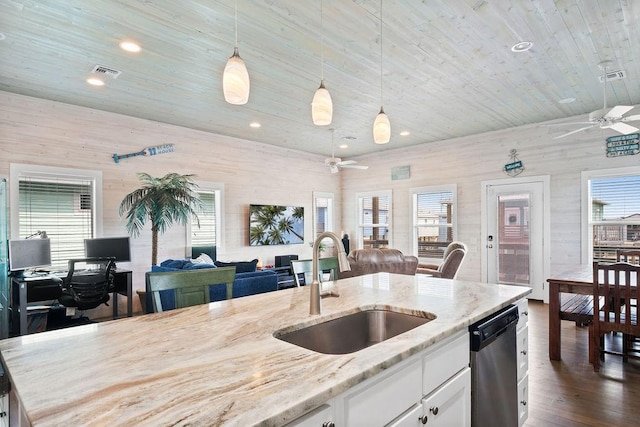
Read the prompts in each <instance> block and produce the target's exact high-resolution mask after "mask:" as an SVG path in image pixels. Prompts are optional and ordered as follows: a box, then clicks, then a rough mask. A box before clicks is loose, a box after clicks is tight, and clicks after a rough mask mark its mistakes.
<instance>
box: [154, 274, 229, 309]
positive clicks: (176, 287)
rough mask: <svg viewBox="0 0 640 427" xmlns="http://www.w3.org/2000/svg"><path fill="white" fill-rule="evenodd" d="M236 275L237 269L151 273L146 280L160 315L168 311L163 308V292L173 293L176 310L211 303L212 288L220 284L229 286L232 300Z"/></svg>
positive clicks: (155, 307)
mask: <svg viewBox="0 0 640 427" xmlns="http://www.w3.org/2000/svg"><path fill="white" fill-rule="evenodd" d="M235 275H236V268H235V267H220V268H203V269H199V270H187V271H168V272H149V273H147V274H146V279H147V281H148V283H149V288H150V290H151V292H152V295H153V311H154V312H156V313H160V312H162V311H164V310H166V307H164V308H163V306H162V298H161V296H160V293H161V292H162V291H173V293H174V301H175V308H183V307H189V306H192V305H198V304H207V303H209V302H211V294H210V287H211V286H212V285H218V284H225V285H226V286H227V291H226V293H227V299H230V298H231V292H230V291H231V287H232V286H233V280H234V278H235Z"/></svg>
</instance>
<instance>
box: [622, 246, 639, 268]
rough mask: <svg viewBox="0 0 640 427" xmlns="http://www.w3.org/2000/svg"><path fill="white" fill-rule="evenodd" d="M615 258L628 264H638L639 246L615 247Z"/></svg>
mask: <svg viewBox="0 0 640 427" xmlns="http://www.w3.org/2000/svg"><path fill="white" fill-rule="evenodd" d="M616 260H617V261H618V262H628V263H629V264H634V265H640V248H639V249H616Z"/></svg>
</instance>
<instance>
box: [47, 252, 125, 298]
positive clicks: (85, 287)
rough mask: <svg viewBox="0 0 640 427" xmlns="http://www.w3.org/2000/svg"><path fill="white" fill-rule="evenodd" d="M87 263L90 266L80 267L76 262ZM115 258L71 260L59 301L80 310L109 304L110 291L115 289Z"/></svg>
mask: <svg viewBox="0 0 640 427" xmlns="http://www.w3.org/2000/svg"><path fill="white" fill-rule="evenodd" d="M80 263H82V264H86V265H87V266H88V267H89V268H87V269H78V268H77V265H76V264H80ZM114 268H115V258H113V257H110V258H80V259H71V260H69V272H68V273H67V277H65V278H64V279H63V280H62V295H61V296H60V297H58V302H59V303H60V304H62V305H63V306H65V307H75V308H77V309H78V310H81V311H83V310H88V309H91V308H96V307H98V306H99V305H100V304H105V305H109V304H107V301H109V292H111V291H112V289H113V269H114Z"/></svg>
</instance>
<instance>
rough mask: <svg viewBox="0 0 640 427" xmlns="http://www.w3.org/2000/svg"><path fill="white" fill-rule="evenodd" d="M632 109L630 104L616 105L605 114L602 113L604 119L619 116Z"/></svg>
mask: <svg viewBox="0 0 640 427" xmlns="http://www.w3.org/2000/svg"><path fill="white" fill-rule="evenodd" d="M632 109H633V106H632V105H616V106H615V107H613V108H612V109H611V110H609V112H608V113H607V114H605V115H604V118H605V119H610V118H619V117H622V116H623V115H625V113H627V111H631V110H632Z"/></svg>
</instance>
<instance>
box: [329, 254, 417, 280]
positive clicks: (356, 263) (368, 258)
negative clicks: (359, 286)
mask: <svg viewBox="0 0 640 427" xmlns="http://www.w3.org/2000/svg"><path fill="white" fill-rule="evenodd" d="M347 260H348V261H349V265H350V266H351V270H350V271H341V272H339V273H338V277H339V278H340V279H344V278H347V277H354V276H361V275H363V274H372V273H379V272H387V273H398V274H408V275H414V274H416V269H417V267H418V258H416V257H415V256H413V255H404V254H403V253H402V252H401V251H399V250H397V249H389V248H385V249H358V250H353V251H351V253H349V256H348V257H347Z"/></svg>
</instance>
